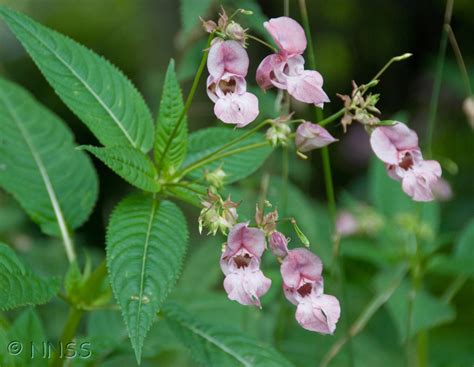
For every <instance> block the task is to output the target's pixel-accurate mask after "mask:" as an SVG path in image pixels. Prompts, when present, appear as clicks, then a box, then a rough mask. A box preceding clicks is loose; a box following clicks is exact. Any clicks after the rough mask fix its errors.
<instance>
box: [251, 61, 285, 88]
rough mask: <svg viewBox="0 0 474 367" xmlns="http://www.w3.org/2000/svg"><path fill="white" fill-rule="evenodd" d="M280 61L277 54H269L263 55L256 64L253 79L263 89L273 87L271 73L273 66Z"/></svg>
mask: <svg viewBox="0 0 474 367" xmlns="http://www.w3.org/2000/svg"><path fill="white" fill-rule="evenodd" d="M280 62H281V58H280V56H279V55H277V54H271V55H268V56H267V57H265V58H264V59H263V60H262V62H261V63H260V65H258V68H257V73H256V75H255V79H256V81H257V84H258V86H259V87H260V88H262V89H263V90H267V89H269V88H271V87H273V84H272V80H271V75H272V72H273V71H274V69H275V67H277V65H278V64H279V63H280Z"/></svg>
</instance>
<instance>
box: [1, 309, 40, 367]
mask: <svg viewBox="0 0 474 367" xmlns="http://www.w3.org/2000/svg"><path fill="white" fill-rule="evenodd" d="M8 336H9V339H10V340H9V341H10V344H9V348H12V344H11V343H15V342H17V343H19V344H18V345H21V347H22V350H21V353H18V354H17V355H15V356H14V357H13V358H12V359H13V360H14V361H15V364H14V365H15V366H17V367H40V366H41V367H43V366H44V367H46V366H47V365H48V359H47V358H45V357H44V356H45V355H47V352H48V350H47V348H48V341H47V340H46V336H45V333H44V329H43V325H42V323H41V319H40V318H39V316H38V314H37V313H36V311H35V310H34V309H30V308H29V309H26V310H25V311H23V312H22V313H21V314H20V315H19V316H18V317H17V318H16V320H15V322H14V323H13V325H12V326H11V328H10V330H9V332H8Z"/></svg>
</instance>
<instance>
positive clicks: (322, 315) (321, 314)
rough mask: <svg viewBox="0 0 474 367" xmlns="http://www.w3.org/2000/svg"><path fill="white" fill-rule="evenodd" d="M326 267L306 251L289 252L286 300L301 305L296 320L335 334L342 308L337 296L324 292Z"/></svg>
mask: <svg viewBox="0 0 474 367" xmlns="http://www.w3.org/2000/svg"><path fill="white" fill-rule="evenodd" d="M322 270H323V265H322V263H321V260H320V259H319V257H317V256H316V255H314V254H313V253H312V252H311V251H309V250H307V249H305V248H297V249H294V250H290V251H288V255H287V256H286V258H285V259H284V260H283V263H282V264H281V275H282V278H283V290H284V293H285V296H286V298H287V299H288V300H289V301H290V302H292V303H293V304H295V305H297V308H296V315H295V317H296V320H297V321H298V323H299V324H300V325H301V326H302V327H303V328H304V329H306V330H310V331H315V332H318V333H321V334H332V333H333V332H334V330H335V328H336V323H337V321H338V320H339V316H340V313H341V308H340V305H339V301H338V300H337V298H336V297H334V296H330V295H327V294H324V293H323V289H324V282H323V277H322V275H321V274H322Z"/></svg>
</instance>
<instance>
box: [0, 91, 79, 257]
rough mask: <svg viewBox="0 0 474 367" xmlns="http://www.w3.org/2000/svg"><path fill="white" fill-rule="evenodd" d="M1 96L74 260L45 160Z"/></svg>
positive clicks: (10, 106)
mask: <svg viewBox="0 0 474 367" xmlns="http://www.w3.org/2000/svg"><path fill="white" fill-rule="evenodd" d="M0 96H1V98H2V99H3V103H4V104H5V106H6V107H7V111H8V113H9V114H10V116H11V117H12V118H13V121H14V122H15V125H16V126H17V127H18V130H19V131H20V133H21V135H22V136H23V139H24V140H25V142H26V145H27V146H28V148H29V149H30V152H31V155H32V156H33V159H34V160H35V163H36V166H37V168H38V171H39V173H40V176H41V178H42V180H43V183H44V185H45V187H46V191H47V193H48V196H49V199H50V201H51V205H52V206H53V211H54V214H55V215H56V218H57V221H58V225H59V229H60V231H61V235H62V237H63V240H64V242H65V245H66V246H65V247H66V251H67V252H68V254H67V255H68V257H69V258H70V259H74V258H75V254H74V250H73V247H72V242H71V239H70V237H69V233H68V229H67V225H66V220H65V219H64V214H63V211H62V209H61V205H60V204H59V200H58V198H57V196H56V193H55V191H54V187H53V184H52V183H51V180H50V178H49V174H48V171H47V170H46V167H45V166H44V164H43V160H42V159H41V156H40V155H39V154H38V152H37V151H36V147H35V145H34V143H33V142H32V140H31V137H30V135H29V134H28V131H27V130H26V129H25V127H24V126H23V125H22V122H21V121H20V118H19V117H18V115H17V114H16V112H15V110H14V109H13V108H12V105H11V104H10V102H9V101H8V99H7V98H5V97H4V96H5V95H4V94H3V93H1V94H0Z"/></svg>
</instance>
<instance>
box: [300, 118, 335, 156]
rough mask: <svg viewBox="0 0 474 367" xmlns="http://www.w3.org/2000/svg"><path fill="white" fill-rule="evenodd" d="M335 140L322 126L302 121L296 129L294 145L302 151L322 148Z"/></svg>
mask: <svg viewBox="0 0 474 367" xmlns="http://www.w3.org/2000/svg"><path fill="white" fill-rule="evenodd" d="M335 141H337V139H336V138H334V137H333V136H332V135H331V134H329V132H328V131H327V130H326V129H325V128H324V127H322V126H320V125H317V124H313V123H311V122H307V121H306V122H303V123H302V124H300V125H299V126H298V128H297V129H296V137H295V143H296V147H297V148H298V150H299V151H300V152H303V153H304V152H309V151H310V150H313V149H317V148H322V147H324V146H326V145H329V144H331V143H333V142H335Z"/></svg>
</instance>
